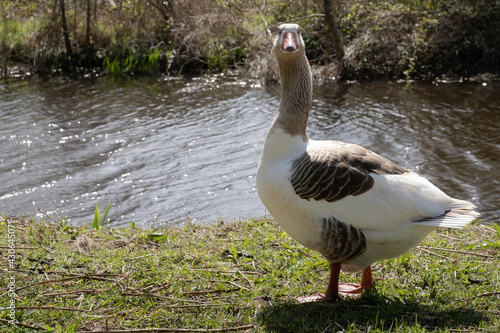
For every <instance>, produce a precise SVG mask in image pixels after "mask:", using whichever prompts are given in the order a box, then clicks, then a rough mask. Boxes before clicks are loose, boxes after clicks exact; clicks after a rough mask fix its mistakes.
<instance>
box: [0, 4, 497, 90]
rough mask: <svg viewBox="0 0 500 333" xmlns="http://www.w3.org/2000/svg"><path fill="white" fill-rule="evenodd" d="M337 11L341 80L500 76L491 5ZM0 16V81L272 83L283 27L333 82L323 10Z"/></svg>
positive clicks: (151, 9)
mask: <svg viewBox="0 0 500 333" xmlns="http://www.w3.org/2000/svg"><path fill="white" fill-rule="evenodd" d="M61 4H65V6H63V7H61ZM334 12H335V15H336V18H337V21H338V26H339V31H340V35H341V37H342V44H343V48H344V51H345V56H344V58H343V61H342V67H343V74H342V77H343V78H344V79H349V80H354V79H358V80H359V79H379V78H395V79H405V80H409V79H434V78H436V77H442V76H446V77H447V78H453V79H459V78H470V77H474V76H478V75H481V74H485V73H489V74H490V75H491V76H492V77H497V75H498V73H499V71H500V68H499V64H500V59H499V58H500V41H499V38H500V37H498V36H500V3H499V2H498V1H488V0H478V1H474V2H473V3H472V4H471V3H469V2H465V1H459V0H437V1H429V0H419V1H404V0H391V1H372V2H368V1H361V0H348V1H343V2H341V4H337V5H336V6H334ZM63 13H64V14H65V15H63ZM0 14H1V17H2V21H0V34H1V36H2V37H1V38H0V66H1V67H2V68H3V71H2V72H3V75H4V76H6V75H26V74H27V73H37V74H39V75H46V74H57V73H61V72H64V73H66V74H73V75H101V74H103V73H106V74H108V75H128V76H134V75H158V74H165V75H174V76H175V75H182V74H200V73H207V72H208V73H219V72H224V71H227V70H238V71H240V72H241V73H242V74H244V75H247V76H250V77H256V78H260V79H262V80H264V81H266V82H273V81H275V80H276V79H277V76H276V73H275V70H274V59H273V58H272V57H271V56H270V54H269V50H270V47H271V44H272V40H273V30H274V28H275V26H276V25H277V24H279V23H280V22H285V21H293V22H296V23H299V24H300V25H301V26H302V27H303V28H304V33H303V36H304V40H305V42H306V47H307V55H308V58H309V59H310V61H311V63H312V65H313V66H315V67H316V70H315V76H317V77H318V78H319V79H331V78H335V77H338V75H339V69H340V66H339V62H338V60H337V58H336V53H335V51H334V46H333V43H332V38H331V35H330V32H329V31H328V28H327V24H326V23H325V19H324V8H323V4H322V2H321V1H312V0H308V1H299V2H280V1H262V0H258V1H252V2H248V1H209V0H201V1H196V2H194V3H193V2H187V1H163V0H148V1H138V0H130V1H119V0H106V1H78V2H77V1H56V2H53V1H48V0H42V1H38V2H36V3H33V2H24V1H16V2H5V1H4V2H2V3H1V7H0Z"/></svg>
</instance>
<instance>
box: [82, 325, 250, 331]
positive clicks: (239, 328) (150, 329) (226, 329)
mask: <svg viewBox="0 0 500 333" xmlns="http://www.w3.org/2000/svg"><path fill="white" fill-rule="evenodd" d="M251 328H254V325H243V326H234V327H228V328H142V329H132V330H109V329H108V330H102V331H92V333H136V332H137V333H139V332H232V331H243V330H249V329H251ZM76 333H87V331H76Z"/></svg>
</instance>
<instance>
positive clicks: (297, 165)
mask: <svg viewBox="0 0 500 333" xmlns="http://www.w3.org/2000/svg"><path fill="white" fill-rule="evenodd" d="M370 172H374V173H377V174H380V175H390V174H403V173H405V172H409V170H408V169H406V168H404V167H400V166H398V165H397V164H395V163H393V162H391V161H389V160H388V159H386V158H384V157H382V156H380V155H378V154H375V153H374V152H372V151H370V150H368V149H365V148H362V147H360V146H357V145H352V144H346V143H340V142H335V141H333V142H329V143H328V144H325V146H319V145H318V146H315V147H314V148H313V149H308V150H307V152H305V153H304V154H302V156H300V157H299V158H297V159H296V160H295V161H294V162H293V164H292V176H291V177H290V181H291V182H292V185H293V188H294V190H295V193H297V195H299V196H300V197H301V198H303V199H307V200H309V199H315V200H326V201H328V202H333V201H337V200H340V199H342V198H344V197H346V196H348V195H359V194H362V193H364V192H366V191H368V190H369V189H371V188H372V186H373V182H374V181H373V178H372V177H371V176H370Z"/></svg>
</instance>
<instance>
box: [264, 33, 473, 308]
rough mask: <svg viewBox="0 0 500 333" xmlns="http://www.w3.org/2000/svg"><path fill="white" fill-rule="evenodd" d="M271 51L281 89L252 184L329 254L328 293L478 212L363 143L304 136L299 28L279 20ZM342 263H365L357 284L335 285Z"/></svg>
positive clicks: (306, 85)
mask: <svg viewBox="0 0 500 333" xmlns="http://www.w3.org/2000/svg"><path fill="white" fill-rule="evenodd" d="M273 52H274V54H275V55H276V58H277V60H278V65H279V70H280V77H281V84H282V90H281V94H282V96H281V102H280V107H279V108H278V112H277V114H276V117H275V120H274V122H273V124H272V126H271V128H270V130H269V133H268V136H267V138H266V141H265V144H264V148H263V150H262V154H261V158H260V161H259V166H258V170H257V190H258V193H259V196H260V197H261V200H262V202H263V203H264V205H265V206H266V207H267V209H268V210H269V212H270V213H271V214H272V215H273V217H274V218H275V219H276V221H277V222H278V223H279V224H280V225H281V227H282V228H283V229H284V230H285V231H286V232H287V233H288V234H289V235H290V236H291V237H292V238H294V239H295V240H297V241H298V242H299V243H301V244H302V245H304V246H306V247H308V248H310V249H312V250H315V251H318V252H319V253H321V254H323V255H324V256H325V257H326V259H327V260H328V261H329V263H330V268H331V277H330V284H329V286H328V289H327V293H326V297H330V298H337V297H338V295H339V290H341V291H342V290H347V293H350V292H360V291H362V290H364V289H370V288H371V287H372V285H373V283H372V280H371V270H370V265H371V264H372V263H373V262H375V261H378V260H381V259H386V258H391V257H396V256H399V255H401V254H403V253H405V252H406V251H408V250H409V249H411V248H412V247H414V246H416V245H418V244H419V243H420V242H421V241H422V240H423V239H424V238H425V236H426V235H427V234H428V233H429V232H431V231H432V230H434V229H436V228H438V227H449V228H462V227H464V226H465V225H466V224H467V223H469V222H470V221H471V220H473V219H474V218H476V217H477V216H479V214H478V213H477V212H476V211H474V209H475V206H474V205H473V204H471V203H469V202H467V201H463V200H457V199H453V198H451V197H449V196H448V195H446V194H445V193H444V192H442V191H441V190H440V189H438V188H437V187H436V186H434V185H433V184H431V183H430V182H429V181H428V180H427V179H425V178H423V177H421V176H419V175H417V174H415V173H413V172H410V171H409V170H407V169H406V168H404V167H400V166H398V165H396V164H394V163H392V162H390V161H389V160H387V159H385V158H383V157H381V156H379V155H377V154H375V153H373V152H371V151H369V150H367V149H364V148H362V147H359V146H357V145H352V144H346V143H342V142H338V141H315V140H309V139H308V138H307V134H306V130H305V129H306V125H307V117H308V113H309V110H310V107H311V90H312V85H311V78H310V75H311V74H310V68H309V63H308V61H307V59H306V57H305V52H304V43H303V40H302V38H301V37H300V28H299V27H298V26H297V25H295V24H287V25H282V26H280V28H279V32H278V36H277V38H276V40H275V43H274V46H273ZM340 268H342V270H344V271H346V272H350V273H353V272H358V271H361V270H363V277H362V281H361V285H360V286H359V287H352V286H350V287H349V288H347V289H345V288H344V286H339V285H338V272H339V271H340ZM341 293H342V292H341Z"/></svg>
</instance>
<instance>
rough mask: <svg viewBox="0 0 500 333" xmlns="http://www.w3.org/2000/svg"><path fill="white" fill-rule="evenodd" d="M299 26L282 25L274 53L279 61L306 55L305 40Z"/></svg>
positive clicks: (274, 45) (274, 46)
mask: <svg viewBox="0 0 500 333" xmlns="http://www.w3.org/2000/svg"><path fill="white" fill-rule="evenodd" d="M300 30H301V29H300V27H299V26H298V25H297V24H282V25H280V26H279V27H278V34H277V36H276V39H275V40H274V44H273V52H274V54H275V55H276V57H277V58H278V60H285V59H292V58H295V59H296V58H297V57H300V56H304V55H305V46H304V40H303V39H302V36H301V33H300Z"/></svg>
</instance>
